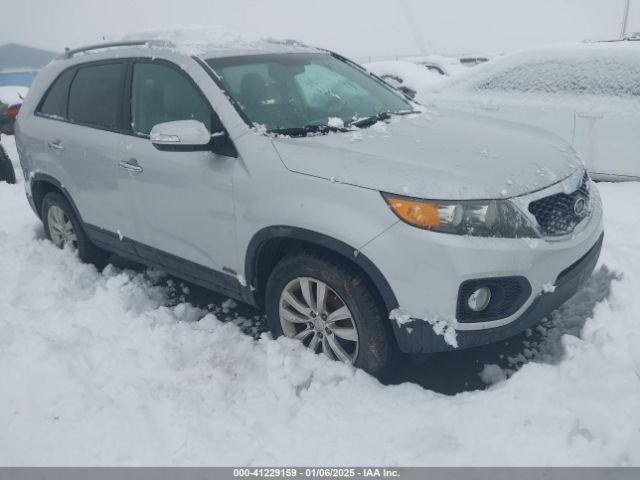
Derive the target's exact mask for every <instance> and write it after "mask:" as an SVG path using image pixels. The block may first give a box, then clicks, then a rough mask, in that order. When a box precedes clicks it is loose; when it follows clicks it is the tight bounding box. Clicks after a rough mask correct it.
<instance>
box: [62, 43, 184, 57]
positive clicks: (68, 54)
mask: <svg viewBox="0 0 640 480" xmlns="http://www.w3.org/2000/svg"><path fill="white" fill-rule="evenodd" d="M141 45H144V46H148V47H172V46H173V43H171V42H169V41H166V40H130V41H123V42H108V43H96V44H95V45H87V46H86V47H80V48H74V49H69V48H68V47H67V48H65V49H64V53H63V54H62V55H61V56H60V57H59V58H71V57H73V56H74V55H76V54H78V53H84V52H89V51H91V50H101V49H103V48H114V47H135V46H141Z"/></svg>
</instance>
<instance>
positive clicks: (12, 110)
mask: <svg viewBox="0 0 640 480" xmlns="http://www.w3.org/2000/svg"><path fill="white" fill-rule="evenodd" d="M19 111H20V105H14V106H12V107H9V108H7V109H6V110H5V111H4V115H5V116H7V117H17V116H18V112H19Z"/></svg>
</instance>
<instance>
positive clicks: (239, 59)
mask: <svg viewBox="0 0 640 480" xmlns="http://www.w3.org/2000/svg"><path fill="white" fill-rule="evenodd" d="M301 54H302V53H298V52H291V53H286V55H301ZM277 55H282V53H281V52H278V53H256V54H251V55H233V56H228V57H211V58H206V59H205V58H201V57H198V56H193V58H194V59H195V60H196V61H197V62H198V63H199V64H200V65H201V66H202V68H204V70H205V71H206V72H207V74H208V75H209V77H211V79H212V80H213V81H214V83H215V84H216V85H217V86H218V88H219V89H220V91H222V93H223V94H224V96H225V97H227V100H229V102H230V103H231V105H233V108H234V109H235V110H236V112H237V113H238V115H239V116H240V118H242V120H243V121H244V123H245V124H246V125H247V126H248V127H249V128H251V129H253V130H258V131H259V132H260V133H263V134H265V135H267V134H275V135H284V134H283V133H279V132H276V131H274V130H277V129H269V130H267V129H259V125H257V124H254V123H253V122H252V121H251V119H250V118H249V117H248V116H247V114H246V113H245V112H244V110H243V109H242V107H241V106H240V104H239V103H238V102H237V101H236V99H235V98H234V97H233V96H232V95H231V94H230V93H229V92H228V91H227V89H226V88H225V86H224V84H223V82H222V80H221V79H220V77H219V76H218V74H217V73H216V71H215V70H214V68H213V67H212V66H211V65H209V63H208V62H209V61H212V62H216V63H220V64H228V65H233V64H235V63H238V64H241V63H245V62H247V61H250V60H251V59H255V60H258V59H262V58H266V57H270V56H277ZM304 55H318V56H321V55H329V56H331V57H333V58H335V59H336V60H339V61H341V62H343V63H346V64H348V65H350V66H351V67H353V68H356V69H358V70H360V71H361V72H362V73H364V74H366V75H368V76H369V77H370V78H371V79H372V80H374V81H375V82H376V83H378V84H379V85H381V86H382V87H384V88H385V89H386V90H388V91H389V92H391V93H393V94H394V95H396V96H397V97H399V98H400V99H402V100H403V101H405V102H406V103H407V105H408V106H409V110H401V111H398V112H380V114H385V113H386V114H391V115H396V114H398V115H405V114H409V113H419V110H418V109H416V108H415V103H414V102H413V101H412V100H411V99H410V98H408V97H407V96H406V95H403V94H402V93H401V92H399V91H398V90H396V89H395V88H393V87H391V86H390V85H388V84H387V83H386V82H385V81H384V80H382V79H381V78H379V77H378V76H377V75H375V74H373V73H371V72H369V71H368V70H366V69H365V68H364V67H362V66H361V65H358V64H357V63H355V62H353V61H351V60H349V59H348V58H345V57H343V56H342V55H340V54H337V53H334V52H332V51H330V50H324V49H322V50H318V51H317V52H304ZM368 126H369V125H367V126H366V127H363V128H367V127H368ZM319 127H323V126H322V125H321V126H319ZM298 128H299V129H300V130H302V129H307V126H302V127H298ZM317 130H318V131H313V132H311V133H313V134H314V135H327V134H328V133H331V132H336V133H345V132H350V131H353V130H354V128H349V127H347V126H345V128H344V129H337V128H332V127H329V126H328V125H327V126H326V128H322V131H320V128H318V129H317ZM298 136H299V137H303V135H298ZM304 136H306V135H304Z"/></svg>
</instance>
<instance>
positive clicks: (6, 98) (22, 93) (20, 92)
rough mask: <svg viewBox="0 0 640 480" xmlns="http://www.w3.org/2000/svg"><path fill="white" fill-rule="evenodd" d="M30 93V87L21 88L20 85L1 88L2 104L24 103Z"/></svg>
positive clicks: (0, 100)
mask: <svg viewBox="0 0 640 480" xmlns="http://www.w3.org/2000/svg"><path fill="white" fill-rule="evenodd" d="M28 92H29V88H28V87H21V86H19V85H10V86H6V87H0V103H4V104H6V105H14V104H16V103H22V101H23V100H24V99H25V98H26V97H27V93H28Z"/></svg>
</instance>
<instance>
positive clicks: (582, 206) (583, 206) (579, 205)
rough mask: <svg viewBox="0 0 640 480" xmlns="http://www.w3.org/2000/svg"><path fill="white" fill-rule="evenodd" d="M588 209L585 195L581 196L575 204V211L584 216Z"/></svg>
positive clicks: (579, 215)
mask: <svg viewBox="0 0 640 480" xmlns="http://www.w3.org/2000/svg"><path fill="white" fill-rule="evenodd" d="M586 210H587V202H586V201H585V199H584V198H583V197H579V198H577V199H576V201H575V202H574V204H573V212H574V213H575V214H576V215H577V216H578V217H582V216H583V215H584V214H585V213H586Z"/></svg>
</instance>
